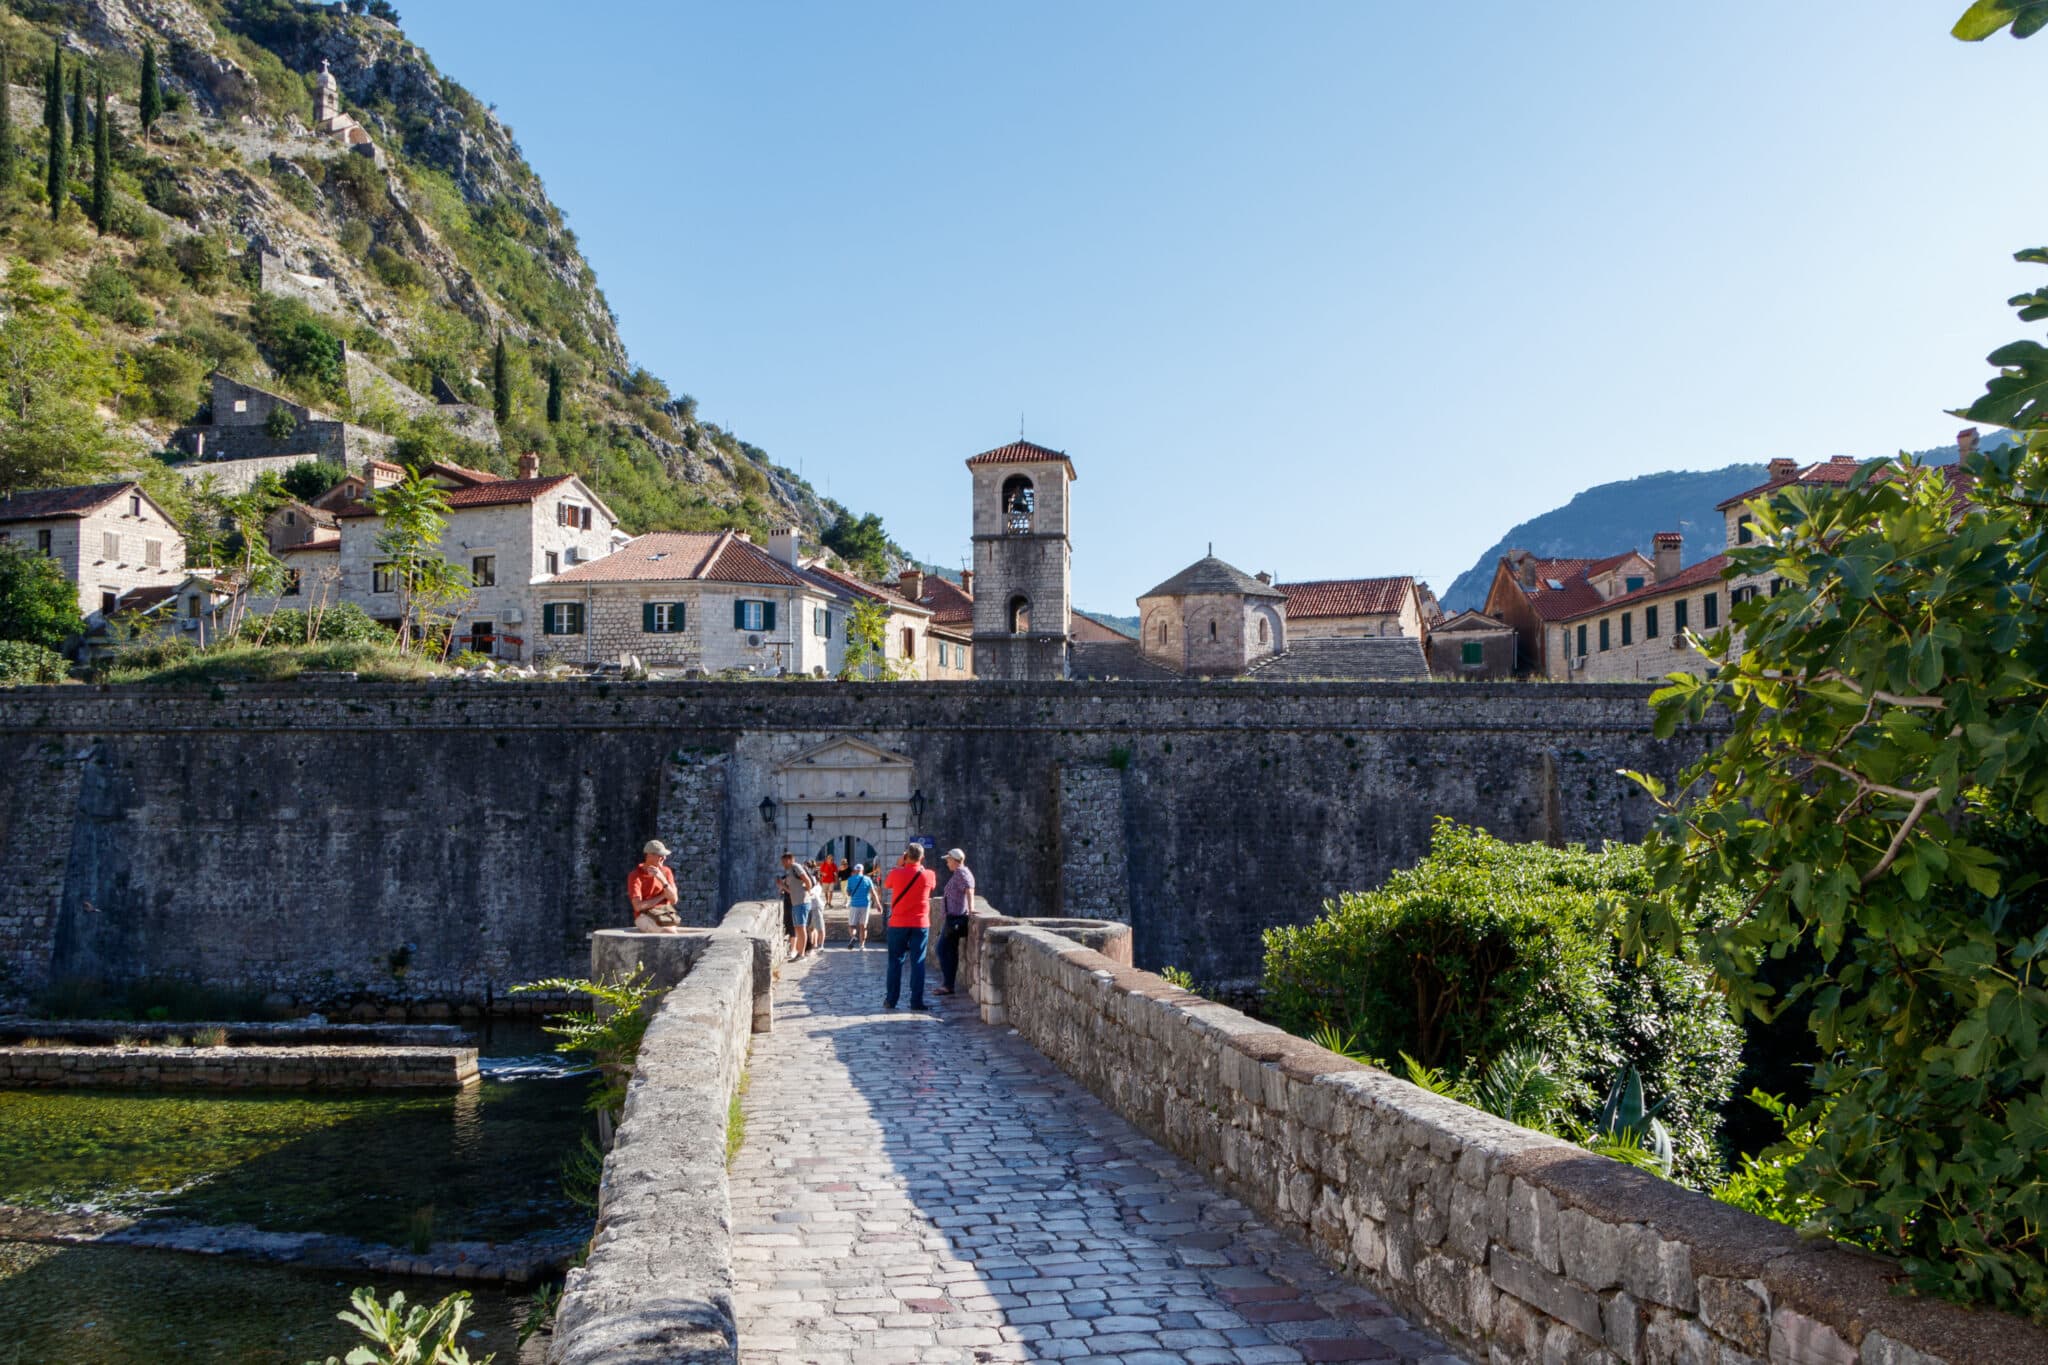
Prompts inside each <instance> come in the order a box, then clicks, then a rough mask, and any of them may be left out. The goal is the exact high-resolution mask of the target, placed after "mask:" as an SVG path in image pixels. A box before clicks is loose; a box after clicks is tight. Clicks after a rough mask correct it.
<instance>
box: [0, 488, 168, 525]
mask: <svg viewBox="0 0 2048 1365" xmlns="http://www.w3.org/2000/svg"><path fill="white" fill-rule="evenodd" d="M135 487H137V485H136V484H134V483H130V482H124V483H88V484H79V485H77V486H76V487H72V488H38V489H34V490H31V491H29V492H26V493H16V494H15V495H14V496H12V497H9V498H0V521H43V520H46V519H48V518H50V517H82V516H84V515H85V514H86V513H88V512H91V511H93V510H95V509H97V508H100V507H104V506H106V504H108V503H109V502H112V501H113V500H114V499H115V498H117V497H119V496H120V495H121V494H122V493H125V492H127V491H129V490H130V489H133V488H135Z"/></svg>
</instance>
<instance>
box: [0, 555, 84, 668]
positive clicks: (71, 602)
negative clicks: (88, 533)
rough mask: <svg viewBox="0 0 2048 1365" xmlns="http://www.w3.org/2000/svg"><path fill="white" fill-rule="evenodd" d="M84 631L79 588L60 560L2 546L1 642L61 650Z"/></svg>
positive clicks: (0, 590) (0, 571)
mask: <svg viewBox="0 0 2048 1365" xmlns="http://www.w3.org/2000/svg"><path fill="white" fill-rule="evenodd" d="M84 629H85V618H84V617H83V616H82V615H80V614H79V611H78V585H77V584H75V583H73V582H72V581H71V580H70V579H68V578H66V577H65V576H64V571H63V570H62V569H60V568H58V567H57V561H56V560H54V559H48V558H45V557H44V556H42V555H37V554H29V553H27V552H26V551H23V550H18V549H16V548H15V547H14V546H12V545H8V544H0V640H25V641H27V642H28V643H30V644H36V645H41V646H42V647H43V648H45V649H60V648H62V647H63V644H64V642H65V641H66V640H68V639H70V638H71V637H72V636H74V635H77V634H78V633H79V632H80V631H82V630H84Z"/></svg>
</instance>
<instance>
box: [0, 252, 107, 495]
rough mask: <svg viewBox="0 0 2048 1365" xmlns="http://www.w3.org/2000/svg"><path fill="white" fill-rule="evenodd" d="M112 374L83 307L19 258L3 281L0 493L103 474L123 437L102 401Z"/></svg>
mask: <svg viewBox="0 0 2048 1365" xmlns="http://www.w3.org/2000/svg"><path fill="white" fill-rule="evenodd" d="M115 380H116V375H115V372H114V368H113V363H112V361H111V360H110V359H109V358H108V356H107V354H106V352H105V351H104V349H103V348H101V347H100V346H98V345H96V344H95V343H94V341H93V339H92V338H91V337H90V336H89V335H87V333H86V331H85V318H84V316H83V314H81V313H80V311H79V309H78V306H77V305H76V304H75V303H73V302H72V301H71V299H70V297H69V296H68V295H67V294H65V292H64V291H63V290H61V289H55V288H51V287H49V286H47V285H44V284H43V283H42V282H41V281H40V280H39V279H38V278H37V276H36V272H35V269H34V267H32V266H30V265H29V264H28V263H27V262H26V261H17V262H15V263H14V265H13V267H12V268H11V269H10V270H9V271H8V272H7V278H6V281H5V283H4V285H0V496H5V495H7V494H9V493H14V492H18V491H19V490H21V489H25V488H47V487H50V486H52V485H55V484H63V483H78V482H84V481H87V480H90V479H91V478H93V477H95V476H97V475H99V474H102V473H104V472H106V469H107V467H108V464H109V456H110V454H111V453H112V452H113V451H115V450H116V449H117V447H118V446H119V445H120V444H121V443H120V441H119V439H118V438H117V437H116V436H115V435H114V433H113V432H112V431H111V430H110V429H109V428H108V426H107V424H106V423H105V422H104V421H102V420H101V419H100V415H99V411H98V407H99V404H100V403H101V402H103V401H104V400H106V399H107V398H109V397H111V396H112V394H113V391H114V387H115Z"/></svg>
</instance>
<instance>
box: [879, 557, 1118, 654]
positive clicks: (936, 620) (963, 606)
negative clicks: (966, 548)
mask: <svg viewBox="0 0 2048 1365" xmlns="http://www.w3.org/2000/svg"><path fill="white" fill-rule="evenodd" d="M896 591H897V592H898V593H900V594H901V595H902V596H904V597H907V598H909V599H910V600H911V601H913V602H916V603H918V604H919V605H921V606H923V607H924V608H926V609H927V610H929V611H930V612H931V621H930V623H929V624H928V625H927V626H926V628H925V639H926V641H927V645H926V651H927V652H926V662H925V677H927V678H929V679H931V680H932V681H933V682H965V681H967V680H969V679H971V678H973V677H974V570H972V569H963V570H961V573H960V581H959V582H958V583H955V582H953V580H951V579H950V578H946V577H943V576H941V575H939V574H927V573H926V572H925V571H924V570H922V569H906V570H905V571H904V572H903V573H902V574H901V575H900V576H899V577H898V578H897V580H896ZM1074 616H1075V620H1076V623H1077V624H1078V622H1079V620H1080V613H1079V612H1076V613H1074Z"/></svg>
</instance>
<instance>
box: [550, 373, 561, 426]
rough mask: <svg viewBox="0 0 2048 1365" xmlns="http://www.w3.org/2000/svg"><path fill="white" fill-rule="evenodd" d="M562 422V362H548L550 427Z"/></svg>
mask: <svg viewBox="0 0 2048 1365" xmlns="http://www.w3.org/2000/svg"><path fill="white" fill-rule="evenodd" d="M561 420H562V362H561V361H559V360H551V361H549V362H548V425H549V426H553V425H554V424H555V423H557V422H559V421H561Z"/></svg>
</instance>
